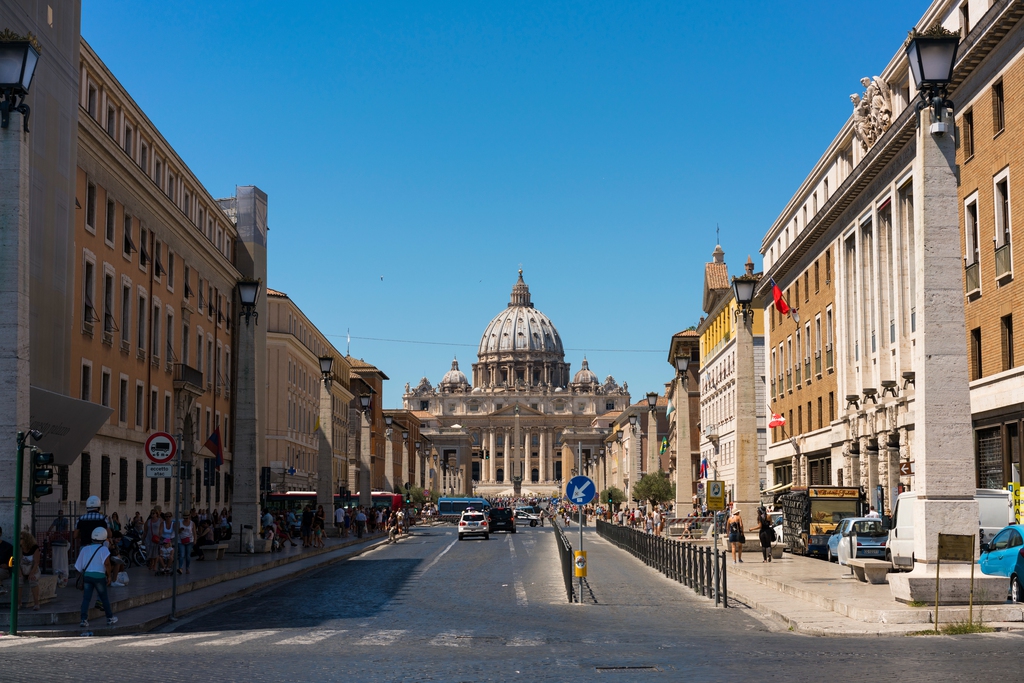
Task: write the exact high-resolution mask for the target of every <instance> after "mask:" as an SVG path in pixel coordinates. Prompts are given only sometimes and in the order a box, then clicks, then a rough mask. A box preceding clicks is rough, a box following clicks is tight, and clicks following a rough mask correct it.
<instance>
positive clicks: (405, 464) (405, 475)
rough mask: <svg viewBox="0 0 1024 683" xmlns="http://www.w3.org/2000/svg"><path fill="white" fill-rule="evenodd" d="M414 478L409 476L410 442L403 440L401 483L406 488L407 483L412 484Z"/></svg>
mask: <svg viewBox="0 0 1024 683" xmlns="http://www.w3.org/2000/svg"><path fill="white" fill-rule="evenodd" d="M411 481H412V477H410V476H409V440H408V439H402V481H400V482H399V483H400V484H401V485H402V486H403V487H404V486H405V482H411Z"/></svg>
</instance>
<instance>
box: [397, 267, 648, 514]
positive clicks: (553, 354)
mask: <svg viewBox="0 0 1024 683" xmlns="http://www.w3.org/2000/svg"><path fill="white" fill-rule="evenodd" d="M471 374H472V378H473V379H472V382H470V380H469V378H468V377H467V376H466V374H465V373H464V372H463V371H462V370H461V369H460V368H459V363H458V360H453V361H452V365H451V369H450V370H449V371H448V372H447V373H446V374H445V375H444V377H443V378H442V379H441V382H440V383H439V384H437V385H436V386H435V385H433V384H432V383H431V382H430V380H429V379H428V378H426V377H424V378H423V379H421V380H420V382H419V384H418V385H417V386H415V387H410V386H409V385H408V384H407V385H406V389H405V394H404V395H403V401H404V407H405V409H406V410H410V411H414V412H416V414H417V415H418V416H420V418H421V421H422V422H423V424H424V429H423V430H422V432H423V435H424V437H426V438H428V439H429V441H430V443H431V445H432V452H431V453H430V454H427V457H428V458H430V460H431V461H430V462H428V463H427V468H426V471H427V472H428V473H429V475H430V485H431V487H432V488H434V489H435V490H439V491H443V492H446V493H452V492H455V493H459V494H466V495H468V494H471V493H473V492H476V493H478V494H495V493H501V492H503V491H506V490H509V491H511V490H514V489H521V490H522V491H532V492H535V493H548V492H551V491H552V490H554V489H556V488H557V487H558V486H559V485H560V483H561V482H562V481H564V480H568V479H569V478H570V477H571V476H572V475H573V470H574V469H576V468H577V462H576V459H577V456H578V455H582V460H583V462H584V471H586V466H585V463H586V462H588V461H590V462H594V461H596V459H597V457H598V454H599V451H600V449H601V448H603V442H604V439H605V438H606V437H607V435H608V428H607V426H605V427H603V428H602V426H601V425H607V423H608V420H606V419H602V418H604V417H607V416H609V415H611V416H614V415H616V414H618V413H620V412H621V411H623V410H626V409H627V408H628V407H629V403H630V402H629V392H628V391H627V386H626V384H625V383H623V384H622V385H621V386H620V385H619V384H618V383H617V382H616V381H615V379H614V378H612V377H611V376H608V377H606V378H605V380H604V381H603V382H601V381H599V380H598V378H597V375H595V374H594V372H593V371H592V370H591V369H590V368H589V366H588V363H587V359H586V358H585V357H584V358H583V360H582V364H581V367H580V369H579V371H578V372H576V374H575V375H573V374H571V371H570V366H569V363H567V362H565V349H564V348H563V346H562V338H561V336H560V335H559V334H558V330H557V329H556V328H555V326H554V324H553V323H552V322H551V319H550V318H548V317H547V316H546V315H544V314H543V313H541V312H540V311H539V310H538V309H537V308H535V307H534V305H533V302H532V300H531V298H530V288H529V287H528V286H527V284H526V282H525V281H524V280H523V272H522V271H519V279H518V280H517V281H516V283H515V285H514V286H513V288H512V296H511V298H510V300H509V303H508V306H507V307H506V308H504V309H503V310H502V311H501V312H500V313H498V314H497V315H496V316H494V318H493V319H492V320H491V321H490V323H488V325H487V327H486V328H485V329H484V332H483V335H482V336H481V338H480V346H479V348H478V350H477V362H476V363H474V364H473V366H472V372H471Z"/></svg>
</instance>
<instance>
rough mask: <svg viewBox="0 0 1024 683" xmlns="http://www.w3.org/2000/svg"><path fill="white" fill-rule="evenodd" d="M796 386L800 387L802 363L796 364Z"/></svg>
mask: <svg viewBox="0 0 1024 683" xmlns="http://www.w3.org/2000/svg"><path fill="white" fill-rule="evenodd" d="M796 385H797V386H800V363H797V364H796Z"/></svg>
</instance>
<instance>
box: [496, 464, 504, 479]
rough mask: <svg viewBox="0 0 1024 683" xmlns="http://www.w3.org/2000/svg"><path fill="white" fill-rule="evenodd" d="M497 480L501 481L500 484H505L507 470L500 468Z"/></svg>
mask: <svg viewBox="0 0 1024 683" xmlns="http://www.w3.org/2000/svg"><path fill="white" fill-rule="evenodd" d="M496 479H497V480H498V481H500V482H504V481H505V470H503V469H501V468H500V467H499V468H498V474H497V477H496Z"/></svg>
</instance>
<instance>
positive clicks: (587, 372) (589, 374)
mask: <svg viewBox="0 0 1024 683" xmlns="http://www.w3.org/2000/svg"><path fill="white" fill-rule="evenodd" d="M572 383H573V384H597V375H595V374H594V372H593V371H592V370H591V369H590V365H589V364H588V363H587V357H586V356H584V357H583V365H582V366H581V367H580V369H579V371H578V372H577V373H576V376H575V377H573V378H572Z"/></svg>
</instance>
